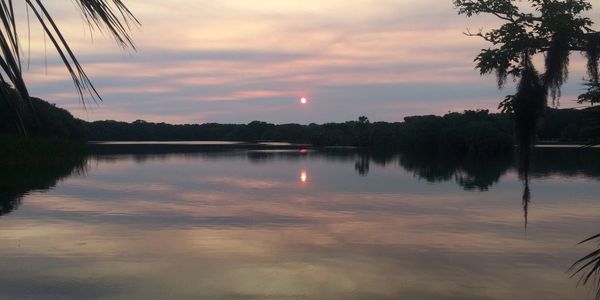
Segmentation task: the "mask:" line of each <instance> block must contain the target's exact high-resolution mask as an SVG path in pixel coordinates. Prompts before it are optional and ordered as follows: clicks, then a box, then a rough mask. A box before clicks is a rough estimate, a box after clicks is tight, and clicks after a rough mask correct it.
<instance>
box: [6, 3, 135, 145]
mask: <svg viewBox="0 0 600 300" xmlns="http://www.w3.org/2000/svg"><path fill="white" fill-rule="evenodd" d="M73 2H74V3H75V5H76V7H77V8H78V9H79V10H80V11H81V16H82V17H83V19H84V20H85V22H86V23H87V24H88V25H89V26H90V29H98V30H101V31H106V32H109V33H110V34H111V35H112V36H113V38H114V39H115V40H116V41H117V43H118V44H120V45H121V46H122V47H129V46H130V47H133V48H135V45H134V44H133V41H132V39H131V37H130V35H129V28H130V26H131V24H139V22H138V20H137V19H136V18H135V17H134V16H133V14H132V13H131V12H130V11H129V9H128V8H127V7H126V6H125V4H124V3H123V2H122V1H121V0H74V1H73ZM25 4H26V9H27V15H28V16H29V14H30V13H32V15H33V18H34V20H36V21H37V23H39V25H40V26H41V27H42V29H43V31H44V34H45V36H46V37H47V38H48V39H49V40H50V42H51V43H52V45H53V46H54V48H55V49H56V51H57V52H58V55H59V56H60V58H61V60H62V62H63V63H64V65H65V67H66V68H67V70H68V71H69V74H70V75H71V78H72V80H73V83H74V84H75V87H76V89H77V92H78V94H79V96H80V98H81V100H82V101H84V99H85V97H86V96H85V94H86V93H87V94H89V96H90V97H91V98H92V99H93V100H97V99H99V100H101V97H100V95H99V93H98V92H97V91H96V89H95V88H94V85H93V84H92V83H91V81H90V79H89V78H88V76H87V74H86V73H85V71H84V69H83V67H82V66H81V65H80V63H79V61H78V60H77V57H76V56H75V53H74V52H73V50H72V49H71V47H70V46H69V44H68V42H67V40H66V39H65V37H64V36H63V34H62V32H61V29H60V28H59V26H58V25H57V23H56V22H55V21H54V19H53V17H52V14H51V13H50V12H49V11H48V9H47V8H46V6H47V5H48V4H45V3H43V2H42V1H41V0H25ZM0 19H1V20H2V23H1V25H0V50H1V53H0V70H1V72H0V81H1V82H8V83H10V84H11V85H12V86H14V87H15V89H16V90H17V91H18V93H17V96H18V97H11V95H10V94H8V93H5V91H4V89H0V101H3V102H5V103H6V105H7V106H8V107H9V108H10V111H12V113H13V115H14V118H15V120H16V122H17V127H18V129H19V131H20V133H21V134H22V135H26V134H27V132H26V126H25V124H24V120H23V111H25V110H29V111H30V112H34V111H35V108H34V107H33V105H32V103H31V101H30V98H29V92H28V91H27V86H26V83H25V81H24V80H23V76H22V64H21V52H22V49H21V48H20V38H19V28H18V27H19V26H18V25H19V24H22V23H21V22H18V20H16V14H15V9H14V6H13V1H12V0H0ZM28 22H29V20H28Z"/></svg>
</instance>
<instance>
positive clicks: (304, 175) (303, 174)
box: [300, 170, 308, 183]
mask: <svg viewBox="0 0 600 300" xmlns="http://www.w3.org/2000/svg"><path fill="white" fill-rule="evenodd" d="M300 181H302V182H303V183H306V182H307V181H308V173H307V172H306V170H302V172H300Z"/></svg>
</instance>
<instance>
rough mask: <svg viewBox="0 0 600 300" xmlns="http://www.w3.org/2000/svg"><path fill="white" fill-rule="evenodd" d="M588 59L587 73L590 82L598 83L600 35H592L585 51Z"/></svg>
mask: <svg viewBox="0 0 600 300" xmlns="http://www.w3.org/2000/svg"><path fill="white" fill-rule="evenodd" d="M585 56H586V58H587V72H588V76H590V81H592V82H596V83H597V82H598V79H599V76H598V61H599V60H600V33H595V34H590V35H589V36H588V40H587V49H586V51H585Z"/></svg>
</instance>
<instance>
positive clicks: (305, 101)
mask: <svg viewBox="0 0 600 300" xmlns="http://www.w3.org/2000/svg"><path fill="white" fill-rule="evenodd" d="M307 102H308V99H306V98H302V99H300V103H302V104H306V103H307Z"/></svg>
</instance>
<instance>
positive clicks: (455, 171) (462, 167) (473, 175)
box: [400, 153, 513, 191]
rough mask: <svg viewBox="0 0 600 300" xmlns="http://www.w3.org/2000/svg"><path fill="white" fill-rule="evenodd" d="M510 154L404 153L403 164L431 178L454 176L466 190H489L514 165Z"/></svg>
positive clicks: (443, 178)
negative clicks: (486, 155)
mask: <svg viewBox="0 0 600 300" xmlns="http://www.w3.org/2000/svg"><path fill="white" fill-rule="evenodd" d="M512 162H513V160H512V157H511V156H510V155H505V156H495V157H490V158H484V157H445V156H439V155H438V156H431V155H421V154H417V153H404V154H402V155H401V156H400V165H401V166H402V167H403V168H404V169H406V170H407V171H410V172H412V173H413V174H414V175H415V176H417V177H419V178H422V179H425V180H427V181H428V182H443V181H449V180H452V179H454V180H455V181H456V183H457V184H458V185H459V186H461V187H463V188H464V189H465V190H480V191H486V190H488V189H489V187H491V186H492V185H494V184H496V183H497V182H498V181H499V180H500V178H501V177H502V175H504V174H505V173H506V172H507V171H508V170H509V169H510V167H511V166H512Z"/></svg>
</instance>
